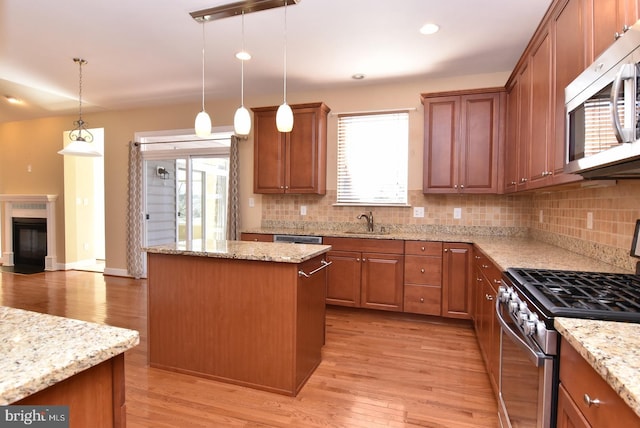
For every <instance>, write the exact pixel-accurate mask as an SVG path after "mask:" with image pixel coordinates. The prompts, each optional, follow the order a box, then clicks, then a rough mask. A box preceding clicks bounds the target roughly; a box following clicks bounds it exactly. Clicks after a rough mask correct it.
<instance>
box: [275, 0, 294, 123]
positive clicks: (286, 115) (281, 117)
mask: <svg viewBox="0 0 640 428" xmlns="http://www.w3.org/2000/svg"><path fill="white" fill-rule="evenodd" d="M276 127H277V128H278V131H280V132H291V130H292V129H293V111H292V110H291V107H290V106H289V104H287V0H285V1H284V102H283V103H282V104H281V105H280V107H278V111H277V112H276Z"/></svg>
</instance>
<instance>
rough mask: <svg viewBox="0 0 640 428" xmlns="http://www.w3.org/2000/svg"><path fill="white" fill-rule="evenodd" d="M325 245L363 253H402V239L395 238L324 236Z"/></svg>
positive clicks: (339, 249)
mask: <svg viewBox="0 0 640 428" xmlns="http://www.w3.org/2000/svg"><path fill="white" fill-rule="evenodd" d="M322 243H323V244H325V245H331V247H332V249H333V250H337V251H360V252H363V253H384V254H403V253H404V241H401V240H399V239H398V240H396V239H369V238H340V237H334V236H325V237H324V238H323V239H322Z"/></svg>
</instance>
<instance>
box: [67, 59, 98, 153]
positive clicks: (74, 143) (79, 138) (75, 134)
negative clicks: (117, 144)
mask: <svg viewBox="0 0 640 428" xmlns="http://www.w3.org/2000/svg"><path fill="white" fill-rule="evenodd" d="M73 62H75V63H76V64H78V67H79V68H80V73H79V74H80V78H79V82H80V84H79V87H80V90H79V96H78V102H79V108H78V110H79V115H78V116H79V118H78V120H76V121H75V122H73V124H74V125H75V128H74V129H73V130H72V131H71V132H69V139H70V140H71V143H69V144H67V146H66V147H65V148H64V149H62V150H60V151H59V152H58V153H59V154H61V155H71V156H87V157H99V156H102V153H100V151H98V150H97V149H96V148H95V147H94V145H93V144H91V142H92V141H93V135H92V134H91V132H89V131H88V130H87V128H86V127H85V125H86V123H85V122H84V120H82V66H83V65H86V64H87V61H85V60H84V59H82V58H74V59H73ZM83 132H84V134H83Z"/></svg>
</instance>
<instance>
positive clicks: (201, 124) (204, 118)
mask: <svg viewBox="0 0 640 428" xmlns="http://www.w3.org/2000/svg"><path fill="white" fill-rule="evenodd" d="M201 25H202V111H200V113H198V115H197V116H196V121H195V125H194V127H195V131H196V135H197V136H198V137H200V138H207V137H210V136H211V118H210V117H209V114H208V113H207V112H206V111H205V110H204V57H205V55H204V53H205V52H204V40H205V39H204V22H203V23H202V24H201Z"/></svg>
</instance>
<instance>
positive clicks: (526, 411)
mask: <svg viewBox="0 0 640 428" xmlns="http://www.w3.org/2000/svg"><path fill="white" fill-rule="evenodd" d="M502 281H503V284H502V285H501V286H500V289H499V292H498V299H497V302H496V312H497V316H498V320H499V322H500V325H501V333H500V334H501V340H500V342H501V345H500V403H499V404H500V406H499V407H500V409H499V413H500V423H501V425H502V426H503V427H522V428H528V427H533V428H552V427H555V425H556V415H555V411H556V402H557V388H558V345H559V335H558V333H557V332H556V331H555V329H554V327H553V319H554V318H555V317H569V318H588V319H599V320H608V321H625V322H637V323H640V276H637V275H630V274H615V273H600V272H576V271H560V270H546V269H516V268H510V269H507V271H506V272H504V273H503V277H502Z"/></svg>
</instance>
